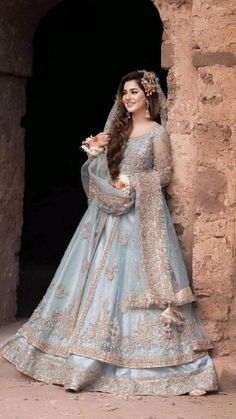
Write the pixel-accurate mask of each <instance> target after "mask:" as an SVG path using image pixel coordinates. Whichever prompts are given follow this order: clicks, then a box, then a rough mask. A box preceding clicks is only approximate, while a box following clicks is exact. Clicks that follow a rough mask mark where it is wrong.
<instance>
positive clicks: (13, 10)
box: [0, 0, 61, 77]
mask: <svg viewBox="0 0 236 419" xmlns="http://www.w3.org/2000/svg"><path fill="white" fill-rule="evenodd" d="M60 1H61V0H33V2H32V0H7V1H5V0H0V45H1V47H0V72H4V73H9V74H15V75H20V76H26V77H27V76H29V75H30V74H31V65H32V40H33V35H34V32H35V29H36V26H37V24H38V21H39V19H40V17H42V16H43V15H44V14H45V13H46V12H47V10H48V9H50V8H51V7H53V6H55V5H56V4H57V3H59V2H60Z"/></svg>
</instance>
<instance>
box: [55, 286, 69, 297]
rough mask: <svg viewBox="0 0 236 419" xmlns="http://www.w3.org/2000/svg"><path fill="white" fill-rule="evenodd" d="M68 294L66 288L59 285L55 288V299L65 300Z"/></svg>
mask: <svg viewBox="0 0 236 419" xmlns="http://www.w3.org/2000/svg"><path fill="white" fill-rule="evenodd" d="M68 294H69V292H68V290H67V289H66V287H64V285H62V284H60V285H58V286H57V287H56V293H55V297H56V298H65V297H66V296H67V295H68Z"/></svg>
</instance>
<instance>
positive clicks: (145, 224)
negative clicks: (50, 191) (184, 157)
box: [1, 70, 217, 395]
mask: <svg viewBox="0 0 236 419" xmlns="http://www.w3.org/2000/svg"><path fill="white" fill-rule="evenodd" d="M165 122H166V101H165V96H164V94H163V92H162V89H161V87H160V84H159V81H158V78H157V77H156V75H155V74H154V73H153V72H148V71H145V70H138V71H134V72H132V73H128V74H127V75H125V76H124V77H123V78H122V80H121V82H120V86H119V89H118V93H117V96H116V101H115V104H114V106H113V109H112V111H111V113H110V115H109V117H108V120H107V123H106V126H105V129H104V132H102V133H100V134H98V135H96V136H95V137H92V136H91V137H88V138H87V139H86V140H85V141H83V144H82V148H83V150H84V151H85V152H86V153H87V154H88V160H87V161H86V162H85V163H84V165H83V167H82V182H83V186H84V189H85V191H86V193H87V196H88V203H89V205H88V209H87V211H86V213H85V214H84V216H83V218H82V220H81V222H80V224H79V226H78V228H77V230H76V232H75V234H74V236H73V238H72V240H71V242H70V244H69V246H68V248H67V249H66V252H65V254H64V256H63V258H62V261H61V263H60V265H59V267H58V269H57V271H56V273H55V276H54V278H53V280H52V282H51V284H50V286H49V288H48V290H47V292H46V294H45V296H44V298H43V299H42V301H41V302H40V303H39V305H38V307H37V308H36V309H35V311H34V313H33V314H32V316H31V317H30V319H29V320H28V321H27V322H26V323H25V324H24V325H23V326H22V327H21V328H20V329H19V330H18V331H17V333H16V334H15V335H14V336H12V337H10V338H9V339H7V340H6V341H5V342H3V343H2V344H1V353H2V355H3V356H4V357H5V358H6V359H7V360H8V361H10V362H12V363H13V364H14V365H15V366H16V368H17V369H18V370H19V371H21V372H22V373H24V374H27V375H29V376H30V377H33V378H34V379H36V380H40V381H43V382H45V383H53V384H59V385H62V386H64V388H65V389H68V390H74V391H79V390H87V391H103V392H108V393H126V394H135V395H180V394H185V393H190V394H193V395H201V394H205V393H206V392H207V391H214V390H216V389H217V381H216V374H215V370H214V366H213V362H212V359H211V357H210V356H209V354H208V349H210V348H211V344H210V342H209V340H208V338H207V336H206V333H205V331H204V330H203V327H202V325H201V322H200V321H199V319H198V317H197V315H196V312H195V307H194V305H193V304H192V302H194V301H195V298H194V295H193V293H192V290H191V288H190V287H189V282H188V277H187V272H186V268H185V265H184V262H183V258H182V255H181V251H180V247H179V243H178V239H177V236H176V233H175V230H174V227H173V224H172V221H171V217H170V213H169V210H168V207H167V204H166V201H165V198H164V194H163V188H164V187H165V186H166V185H167V184H168V182H169V181H170V176H171V154H170V144H169V138H168V135H167V132H166V129H165Z"/></svg>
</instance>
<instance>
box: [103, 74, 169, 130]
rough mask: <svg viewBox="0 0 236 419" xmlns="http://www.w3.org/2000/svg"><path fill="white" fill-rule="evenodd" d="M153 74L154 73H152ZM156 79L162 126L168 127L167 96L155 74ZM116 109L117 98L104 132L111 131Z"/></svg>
mask: <svg viewBox="0 0 236 419" xmlns="http://www.w3.org/2000/svg"><path fill="white" fill-rule="evenodd" d="M140 71H146V70H140ZM152 73H153V72H152ZM155 79H156V85H157V92H158V100H159V103H160V120H161V125H163V126H164V127H165V126H166V122H167V99H166V96H165V93H164V92H163V90H162V88H161V85H160V82H159V78H158V77H157V75H156V74H155ZM116 109H117V98H116V99H115V101H114V104H113V106H112V108H111V110H110V112H109V114H108V117H107V120H106V123H105V126H104V131H109V129H110V126H111V122H112V119H113V118H114V116H115V113H116Z"/></svg>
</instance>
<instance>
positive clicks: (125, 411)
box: [0, 321, 236, 419]
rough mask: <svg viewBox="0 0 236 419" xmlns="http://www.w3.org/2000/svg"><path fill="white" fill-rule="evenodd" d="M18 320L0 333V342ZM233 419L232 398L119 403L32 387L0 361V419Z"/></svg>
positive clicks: (44, 386)
mask: <svg viewBox="0 0 236 419" xmlns="http://www.w3.org/2000/svg"><path fill="white" fill-rule="evenodd" d="M22 322H23V321H18V322H15V323H12V324H10V325H8V326H6V327H2V328H0V340H2V339H4V338H6V337H8V336H10V335H12V334H13V333H15V331H16V330H17V329H18V328H19V327H20V326H21V324H22ZM67 418H68V419H77V418H79V419H236V394H225V393H219V394H211V395H205V396H202V397H190V396H177V397H151V396H150V397H149V396H143V397H141V396H136V397H133V396H131V397H128V398H122V397H118V396H111V395H109V394H103V393H87V392H81V393H71V392H67V391H65V390H63V388H62V387H59V386H56V385H48V384H43V383H40V382H36V381H34V380H32V379H30V378H28V377H26V376H25V375H23V374H21V373H19V372H18V371H17V370H16V369H15V367H14V366H12V365H11V364H10V363H9V362H7V361H5V360H4V359H3V358H2V357H0V419H67Z"/></svg>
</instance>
